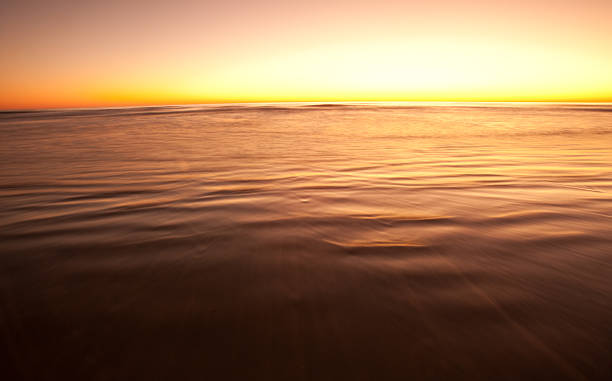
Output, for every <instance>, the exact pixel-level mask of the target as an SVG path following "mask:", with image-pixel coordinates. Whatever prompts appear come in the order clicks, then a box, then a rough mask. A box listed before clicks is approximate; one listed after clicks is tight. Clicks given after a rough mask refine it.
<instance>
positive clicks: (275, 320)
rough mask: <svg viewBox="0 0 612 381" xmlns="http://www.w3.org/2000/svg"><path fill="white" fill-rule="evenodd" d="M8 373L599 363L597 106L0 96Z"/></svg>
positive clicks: (510, 372) (312, 371)
mask: <svg viewBox="0 0 612 381" xmlns="http://www.w3.org/2000/svg"><path fill="white" fill-rule="evenodd" d="M0 163H1V164H0V169H1V170H0V311H1V315H0V318H1V319H0V338H1V340H0V371H1V372H2V374H4V375H6V376H7V378H4V379H6V380H9V379H10V380H12V379H16V380H18V379H27V380H30V379H36V380H47V379H48V380H59V379H80V380H115V379H121V380H134V379H164V380H166V379H167V380H170V379H173V380H181V379H198V380H201V379H206V380H396V379H397V380H406V379H414V380H451V379H469V380H492V379H495V380H504V379H505V380H518V379H520V380H545V379H551V380H566V379H567V380H610V379H611V378H612V105H610V104H569V103H380V102H373V103H326V104H320V103H268V104H224V105H189V106H155V107H125V108H106V109H56V110H32V111H3V112H0Z"/></svg>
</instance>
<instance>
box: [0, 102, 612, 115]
mask: <svg viewBox="0 0 612 381" xmlns="http://www.w3.org/2000/svg"><path fill="white" fill-rule="evenodd" d="M265 103H322V104H332V103H555V104H612V99H606V100H584V99H582V100H572V99H570V100H342V101H339V100H261V101H260V100H244V101H240V100H238V101H236V100H219V101H209V102H178V103H130V104H113V103H109V104H101V105H96V106H46V107H17V108H0V112H19V111H45V110H95V109H107V108H131V107H167V106H197V105H222V104H265Z"/></svg>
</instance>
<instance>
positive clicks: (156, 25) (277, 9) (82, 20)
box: [0, 0, 612, 109]
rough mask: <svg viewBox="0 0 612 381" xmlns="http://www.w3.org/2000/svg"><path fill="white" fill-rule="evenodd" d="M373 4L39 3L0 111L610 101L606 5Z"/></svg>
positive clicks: (10, 68) (9, 16)
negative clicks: (52, 6) (59, 7)
mask: <svg viewBox="0 0 612 381" xmlns="http://www.w3.org/2000/svg"><path fill="white" fill-rule="evenodd" d="M383 3H384V6H380V5H377V4H378V3H377V4H374V2H372V1H356V2H343V1H340V2H339V3H338V4H336V5H335V6H330V5H328V4H327V3H326V2H319V1H314V2H312V3H309V4H302V3H292V4H291V5H288V4H287V2H278V1H273V0H268V1H256V2H252V3H249V4H247V5H244V4H242V5H241V4H240V3H238V2H234V1H229V2H228V4H226V5H220V4H216V3H210V2H204V3H202V2H191V1H183V2H181V3H180V6H179V5H176V4H173V5H172V4H169V3H166V2H161V1H159V2H152V3H147V4H146V6H145V4H144V3H143V4H139V2H138V1H134V2H127V3H123V2H114V1H111V2H110V4H109V5H108V7H107V8H104V9H98V10H97V12H99V13H100V16H98V17H94V16H92V13H91V12H92V10H91V9H89V8H88V7H87V6H85V5H81V6H80V7H77V8H66V9H65V13H62V12H59V13H58V14H56V15H55V16H56V19H53V21H50V16H49V15H47V14H46V13H45V7H47V8H48V7H49V5H46V3H44V2H41V3H40V4H39V5H40V7H41V9H39V10H38V13H35V14H34V15H31V14H29V15H27V17H29V18H30V19H28V20H29V22H30V24H32V25H34V24H35V22H38V24H36V27H34V28H29V29H28V28H26V27H25V26H27V24H24V20H23V19H24V17H26V14H27V12H28V11H30V12H31V11H32V9H27V8H23V6H18V5H14V6H13V7H9V8H8V10H7V12H4V15H3V16H0V18H2V20H0V21H5V22H4V27H3V29H1V30H0V31H1V33H2V34H1V36H2V42H3V45H4V46H5V47H6V48H7V51H10V52H13V54H11V55H8V56H7V57H6V59H4V60H3V62H2V63H0V73H1V77H0V86H1V87H2V89H3V91H2V93H1V94H0V108H5V109H6V108H30V107H72V106H102V105H130V104H169V103H207V102H253V101H351V100H355V101H356V100H362V101H365V100H371V101H380V100H389V101H400V100H408V101H415V100H423V101H453V100H456V101H612V74H611V73H612V49H610V48H609V47H610V36H612V26H611V25H612V24H610V23H608V22H607V20H608V18H609V17H612V3H611V2H607V1H599V0H592V1H588V2H577V1H574V0H563V1H552V0H538V1H533V2H521V1H518V2H513V3H512V4H510V3H508V2H504V1H494V2H479V1H473V2H466V1H450V0H437V1H433V2H432V3H431V4H428V5H424V4H417V3H409V2H395V1H388V2H383ZM126 4H127V5H126ZM138 6H140V8H139V7H138ZM143 7H144V8H143ZM143 9H144V10H143ZM56 12H57V11H56ZM139 12H141V13H142V12H144V16H143V15H141V14H140V13H139ZM69 16H70V17H72V18H73V19H74V20H76V21H70V22H71V23H72V24H71V25H69V26H70V28H69V27H68V26H66V25H63V24H62V22H63V21H66V20H68V19H69ZM145 16H146V17H145ZM105 17H106V18H105ZM73 19H70V20H73ZM20 22H21V23H20ZM66 22H68V21H66ZM24 25H25V26H24ZM41 25H42V26H41ZM77 32H78V33H77Z"/></svg>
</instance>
